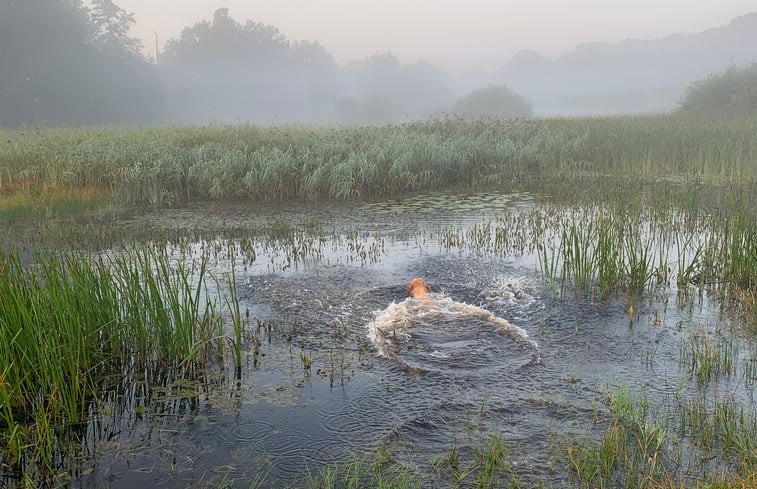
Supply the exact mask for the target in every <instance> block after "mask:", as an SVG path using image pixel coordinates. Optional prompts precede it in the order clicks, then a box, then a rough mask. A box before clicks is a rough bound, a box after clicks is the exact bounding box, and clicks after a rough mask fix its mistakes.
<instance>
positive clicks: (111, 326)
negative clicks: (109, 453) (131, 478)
mask: <svg viewBox="0 0 757 489" xmlns="http://www.w3.org/2000/svg"><path fill="white" fill-rule="evenodd" d="M215 302H216V299H214V298H213V294H212V290H211V289H210V287H209V284H208V280H207V259H206V258H201V259H200V261H199V263H193V264H191V265H189V266H187V265H185V264H183V263H173V264H171V263H170V262H169V257H168V256H167V255H166V254H165V253H163V252H159V251H155V249H153V248H147V247H146V248H138V249H136V250H133V251H130V252H127V253H123V254H118V255H111V256H105V255H97V256H88V255H86V254H84V253H78V252H72V251H62V252H59V253H56V254H54V255H44V256H42V255H38V256H37V257H36V259H35V260H34V262H33V263H31V264H24V263H22V262H21V260H20V258H19V254H18V253H17V252H11V253H5V252H2V251H0V352H1V353H0V401H1V402H0V446H1V447H2V452H3V453H4V458H3V464H4V465H6V466H9V467H19V468H21V469H30V468H33V467H38V468H42V469H45V468H52V467H53V466H54V459H55V457H56V454H57V453H60V451H61V450H62V447H64V446H65V445H66V443H65V441H64V439H65V432H66V428H67V427H68V428H70V427H73V426H78V425H81V424H82V423H85V422H86V421H87V415H88V412H89V405H90V403H91V401H93V400H94V399H96V398H97V395H98V390H97V387H96V386H97V382H98V379H99V378H100V377H101V376H103V375H113V374H119V373H120V374H121V375H127V374H128V372H129V371H130V370H131V369H132V368H133V367H134V366H138V367H140V368H142V369H159V368H167V369H174V368H180V369H182V370H183V371H185V372H187V371H190V370H191V369H192V368H193V367H194V366H195V365H197V364H198V363H199V362H203V361H205V360H206V359H207V357H208V355H209V354H211V353H212V352H213V351H214V350H213V348H212V347H213V343H214V342H215V341H221V325H220V321H221V320H220V317H219V316H218V315H217V314H216V313H215V311H216V307H215Z"/></svg>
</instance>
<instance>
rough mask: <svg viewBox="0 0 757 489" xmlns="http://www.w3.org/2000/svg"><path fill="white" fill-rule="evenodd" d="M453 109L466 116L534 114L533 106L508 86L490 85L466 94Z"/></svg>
mask: <svg viewBox="0 0 757 489" xmlns="http://www.w3.org/2000/svg"><path fill="white" fill-rule="evenodd" d="M451 111H452V113H453V114H457V115H461V116H465V117H478V116H489V117H505V118H507V117H528V116H530V115H532V114H533V107H531V104H530V103H529V102H528V100H526V99H525V98H524V97H522V96H520V95H518V94H515V93H513V92H512V90H510V89H509V88H507V87H506V86H490V87H488V88H479V89H478V90H474V91H473V92H471V93H469V94H468V95H466V96H464V97H463V98H461V99H460V100H458V101H457V102H456V103H455V105H454V106H453V107H452V110H451Z"/></svg>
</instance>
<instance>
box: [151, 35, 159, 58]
mask: <svg viewBox="0 0 757 489" xmlns="http://www.w3.org/2000/svg"><path fill="white" fill-rule="evenodd" d="M152 33H153V34H155V64H156V65H157V64H158V31H152Z"/></svg>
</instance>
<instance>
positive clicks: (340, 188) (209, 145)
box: [0, 114, 757, 489]
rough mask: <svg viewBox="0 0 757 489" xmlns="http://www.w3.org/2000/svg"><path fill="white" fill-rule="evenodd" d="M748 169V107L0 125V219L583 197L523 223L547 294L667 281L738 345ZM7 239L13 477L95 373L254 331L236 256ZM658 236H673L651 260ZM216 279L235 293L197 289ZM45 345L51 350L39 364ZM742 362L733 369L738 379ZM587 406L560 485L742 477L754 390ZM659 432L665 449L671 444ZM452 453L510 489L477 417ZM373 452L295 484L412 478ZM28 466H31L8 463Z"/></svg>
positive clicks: (193, 367) (168, 358) (705, 360)
mask: <svg viewBox="0 0 757 489" xmlns="http://www.w3.org/2000/svg"><path fill="white" fill-rule="evenodd" d="M756 173H757V119H754V118H752V119H748V118H746V119H737V120H725V119H705V118H697V117H690V116H685V115H682V114H672V115H670V114H664V115H663V114H661V115H645V116H618V117H597V118H581V119H510V120H503V119H486V118H482V119H457V118H438V119H433V120H429V121H425V122H415V123H407V124H402V125H391V126H379V127H371V126H367V127H354V128H353V127H336V126H312V127H311V126H305V125H302V126H296V125H292V126H280V127H256V126H248V125H236V126H223V125H217V126H216V125H211V126H206V127H167V128H81V129H36V128H27V129H23V130H12V131H5V130H3V131H0V225H2V226H3V227H5V226H8V223H10V225H9V226H10V227H11V228H12V226H13V222H14V220H16V219H22V218H32V219H35V218H43V219H44V218H49V217H58V216H66V215H69V214H77V213H81V212H85V211H95V212H96V211H98V209H104V208H109V207H128V206H153V207H175V206H183V205H188V204H192V203H195V202H199V201H208V200H227V201H232V200H245V199H248V200H252V201H255V200H259V201H263V200H290V199H313V200H320V199H339V200H349V199H363V198H380V197H382V196H389V195H399V194H404V193H408V192H425V191H437V190H461V191H472V190H476V191H478V190H484V189H488V190H491V189H496V190H498V191H502V192H510V191H524V192H529V193H531V194H534V195H536V196H537V197H538V198H542V197H543V199H544V201H545V202H551V203H557V204H563V205H569V206H571V205H575V206H577V209H586V211H585V213H583V214H581V212H583V211H580V210H579V211H576V212H575V213H574V214H565V215H560V216H558V217H555V218H554V219H553V220H551V221H550V216H549V214H548V212H547V211H545V212H544V213H543V214H539V215H536V214H534V215H533V216H531V220H530V221H525V222H527V223H528V224H529V228H530V230H529V231H528V232H529V233H531V234H530V235H529V238H533V239H534V240H535V241H536V243H537V244H536V245H535V249H534V250H533V252H535V253H538V257H539V262H540V266H541V271H542V274H543V276H544V278H545V279H546V281H547V282H548V283H549V285H550V286H551V287H552V289H553V290H554V291H558V290H560V291H563V292H560V295H563V296H565V294H564V290H566V288H569V289H570V290H571V291H575V293H576V294H583V295H586V296H590V297H593V298H596V299H597V300H603V299H604V297H606V296H607V295H609V294H613V293H618V292H622V293H627V294H628V295H629V296H632V295H642V294H645V293H649V292H650V291H651V289H653V288H654V287H655V286H656V285H660V284H667V283H672V284H675V285H676V287H675V288H676V290H678V291H679V292H680V291H684V292H686V293H689V292H687V291H692V292H690V293H691V294H695V293H699V294H702V293H703V292H702V291H704V290H706V291H707V293H708V294H709V293H713V292H714V293H715V294H716V295H717V296H718V297H719V298H721V299H722V302H723V303H724V304H735V305H736V306H737V308H738V309H739V313H740V314H741V316H742V318H743V319H744V323H745V325H746V329H747V331H748V333H749V335H748V337H749V339H750V340H751V341H754V340H755V338H756V337H757V327H755V326H757V179H756V178H755V177H756V176H757V175H755V174H756ZM531 224H533V226H531ZM539 226H542V227H539ZM510 229H512V228H510ZM3 234H5V233H3ZM499 234H500V233H499V232H497V231H496V230H495V231H492V232H491V233H490V232H487V233H481V236H485V240H486V243H484V242H479V243H477V242H474V241H475V239H476V238H475V237H473V238H471V237H465V236H457V235H452V234H450V235H448V236H447V237H446V239H447V240H448V241H449V242H450V243H452V242H455V243H457V242H458V241H459V242H461V243H462V242H465V240H466V239H467V240H468V241H471V242H470V243H468V246H481V247H487V246H488V247H490V248H489V249H491V250H493V251H492V253H493V254H496V253H497V252H496V249H497V248H496V246H497V243H496V241H492V242H489V241H488V240H489V239H490V235H493V236H495V237H496V236H498V235H499ZM548 237H549V239H547V238H548ZM652 237H654V239H651V238H652ZM702 237H703V238H702ZM646 238H650V239H646ZM700 238H701V239H700ZM2 239H5V240H8V236H4V237H3V238H2ZM277 239H281V240H286V239H288V235H285V236H277ZM481 239H482V240H483V239H484V238H481ZM494 239H495V240H496V238H494ZM3 246H5V247H8V248H10V250H9V251H3V249H2V248H0V326H1V327H0V351H2V353H0V473H2V474H4V475H13V474H16V473H17V474H18V475H19V480H21V481H24V482H25V483H29V484H32V485H34V484H35V483H36V482H39V481H40V480H44V478H45V477H51V478H53V479H54V478H55V477H57V475H56V473H57V472H58V471H60V470H64V466H65V464H64V463H62V458H65V457H66V456H67V455H68V454H69V449H70V447H68V446H67V445H66V443H67V442H66V441H65V440H68V441H69V442H70V441H71V440H73V445H74V446H75V445H76V444H77V443H79V444H81V443H82V442H83V438H84V437H85V435H86V433H85V432H86V426H87V417H88V415H89V414H91V413H92V412H96V411H97V406H98V399H99V396H100V393H101V392H102V390H103V389H102V386H103V385H105V384H106V382H107V380H108V379H110V380H111V381H112V379H118V378H125V379H128V378H130V376H132V377H133V376H134V372H135V371H138V370H140V369H151V370H152V369H154V370H164V371H170V372H174V373H175V375H176V376H177V377H180V376H186V377H201V376H202V370H203V367H204V366H206V365H213V364H222V365H227V366H228V367H229V369H232V368H233V369H236V370H238V369H239V367H240V365H241V364H242V363H243V355H242V351H243V349H245V348H248V347H250V345H259V344H260V342H259V338H257V337H254V336H253V337H246V336H245V334H248V335H249V334H250V331H243V330H244V329H245V327H247V328H249V329H250V330H251V328H250V325H249V324H247V323H246V321H245V319H247V318H245V319H243V318H242V313H241V311H240V305H239V303H238V301H237V296H236V292H235V289H234V287H235V285H234V284H235V279H234V275H233V268H232V271H231V275H230V276H228V277H212V276H211V275H210V273H209V272H207V269H206V262H205V261H204V260H201V261H199V262H197V263H193V264H189V265H187V268H184V267H183V266H181V265H180V266H178V267H176V266H175V264H174V263H172V262H171V260H170V257H168V256H166V255H165V253H164V250H161V249H160V246H157V245H156V246H154V247H150V245H145V246H144V247H142V248H136V249H132V250H131V251H126V252H124V253H123V254H120V255H106V254H104V253H103V252H95V253H94V254H90V253H85V252H75V251H71V250H66V249H59V250H53V252H52V253H49V254H39V255H36V256H35V257H34V258H33V259H32V262H33V263H32V266H30V265H29V264H28V263H26V262H24V263H22V260H21V259H20V257H19V255H18V252H17V251H16V250H13V238H12V236H11V237H10V240H9V243H8V244H5V243H4V245H3ZM670 249H673V250H677V253H671V257H670V260H668V250H670ZM673 255H675V258H672V256H673ZM27 260H28V258H27ZM676 260H677V263H675V264H674V266H668V261H676ZM232 261H233V260H232ZM671 270H674V271H675V277H674V276H673V272H672V271H671ZM209 282H215V284H212V283H211V284H210V285H209V284H208V283H209ZM219 284H223V285H228V286H229V289H230V291H225V292H224V293H222V294H221V295H219V296H215V295H211V294H209V293H208V290H209V289H210V290H212V289H218V288H219V287H218V285H219ZM663 286H664V285H663ZM135 291H140V293H139V294H137V293H135ZM694 291H697V292H694ZM225 294H228V295H225ZM556 294H557V293H556ZM82 311H85V312H86V314H81V312H82ZM629 314H630V315H632V312H631V311H629ZM632 320H633V318H632ZM258 329H260V326H259V327H258ZM243 333H245V334H243ZM258 333H259V331H258ZM245 338H246V340H245ZM702 338H704V339H702V340H701V341H699V340H698V342H694V343H692V344H691V347H690V351H691V352H690V353H689V350H686V352H687V353H686V354H687V355H688V356H687V357H686V359H688V360H687V363H689V364H691V372H690V374H691V375H692V376H695V377H697V378H698V379H699V377H702V378H701V379H699V380H701V382H703V383H705V382H707V381H709V376H718V375H722V376H727V375H734V374H733V373H732V371H731V369H730V368H726V367H722V368H721V366H720V363H723V362H725V361H726V360H725V359H727V358H728V355H727V352H720V351H715V350H712V349H711V347H710V343H709V342H708V341H706V340H707V338H706V337H704V336H703V337H702ZM243 347H244V348H243ZM254 348H255V350H256V349H257V347H254ZM64 352H66V353H67V354H64ZM40 358H52V359H55V360H56V361H55V362H53V361H50V362H45V363H44V364H41V365H38V363H39V362H38V361H39V359H40ZM255 358H256V359H257V356H255ZM304 363H305V359H303V364H304ZM752 364H753V360H752V363H749V364H748V365H749V366H750V367H749V368H751V369H752V370H750V371H749V372H747V373H744V375H745V376H746V377H745V378H750V379H752V380H753V379H754V371H753V368H754V367H752V366H751V365H752ZM703 365H706V366H707V368H706V369H705V368H703V367H702V366H703ZM712 372H716V373H714V374H713V373H712ZM604 403H605V404H606V405H607V409H608V410H609V411H610V412H611V413H612V415H613V418H612V422H611V423H607V425H608V426H607V431H606V433H605V435H604V437H603V438H602V440H601V442H600V443H596V442H593V441H589V440H586V441H584V440H574V441H573V443H572V444H571V445H570V446H569V447H568V448H566V449H565V450H564V452H565V454H564V456H565V457H566V459H567V460H566V466H568V467H569V468H570V471H571V473H572V474H573V475H574V477H575V481H574V482H575V483H576V486H577V487H587V488H588V487H615V486H617V485H618V484H622V486H623V487H645V488H671V489H672V488H674V487H684V486H691V487H702V488H705V487H713V488H715V487H717V488H739V487H743V488H745V487H752V485H753V484H754V483H755V481H756V480H757V475H755V474H757V447H756V446H755V442H754V440H755V439H757V438H755V434H757V420H756V419H755V413H754V409H753V408H751V409H750V408H749V407H746V408H742V407H740V406H736V405H732V404H729V403H728V402H727V401H722V402H721V401H717V402H716V404H714V405H711V402H710V401H709V400H708V399H707V398H706V396H704V395H703V396H701V397H700V398H699V399H698V400H694V401H686V400H679V399H676V403H675V405H674V406H673V407H672V408H671V412H670V413H667V414H666V415H665V416H664V418H663V419H664V420H667V421H664V420H663V421H662V422H655V419H656V418H655V417H654V416H653V413H651V412H648V411H647V407H648V406H647V400H646V399H638V398H634V397H633V396H631V395H630V394H629V393H628V392H626V391H624V390H622V389H621V390H620V391H618V392H617V393H614V392H608V394H607V398H606V399H605V400H604ZM687 403H688V404H687ZM692 440H693V441H692ZM683 442H686V443H689V442H691V443H692V444H693V445H694V446H696V447H697V448H696V451H697V453H699V452H702V453H703V454H704V455H703V456H704V457H707V456H709V455H710V454H714V455H713V456H718V457H720V459H723V460H725V461H726V463H727V466H724V467H722V469H723V470H722V473H716V472H715V471H714V470H713V471H712V472H707V473H706V474H705V475H706V476H707V477H708V478H705V479H704V480H702V481H697V482H694V481H692V480H687V479H685V478H681V477H679V473H678V472H677V469H678V468H680V467H681V466H683V465H684V463H683V462H684V461H685V459H686V457H687V454H686V453H682V452H681V448H680V447H681V446H682V443H683ZM675 449H678V452H675V455H676V456H677V458H676V457H673V456H672V455H671V454H672V453H673V450H675ZM468 455H469V459H470V460H469V461H468V462H466V463H467V465H466V464H464V463H463V462H462V461H460V460H459V456H460V453H459V452H458V451H457V449H456V448H455V447H451V449H450V452H449V454H448V455H447V456H446V457H442V458H440V459H439V460H438V463H437V466H436V467H435V468H434V470H435V471H436V472H437V473H438V474H441V475H442V476H443V477H446V478H447V479H449V481H450V484H451V485H453V486H454V485H455V484H457V485H465V486H466V487H468V486H471V485H472V486H473V487H495V485H496V484H497V483H504V482H505V481H506V482H507V483H509V484H510V485H511V486H512V487H519V486H518V478H517V475H516V474H515V472H514V469H513V468H512V467H511V466H510V465H509V464H508V462H507V459H506V452H505V450H504V447H503V442H502V440H500V439H499V438H497V437H495V436H494V435H492V437H491V438H490V439H486V440H484V441H483V442H482V443H481V448H480V449H479V450H477V451H475V452H473V453H470V454H468ZM375 458H376V460H366V461H363V460H358V459H355V460H354V461H352V462H351V463H347V464H346V465H345V466H344V467H325V468H322V469H319V472H318V473H317V474H315V473H313V474H311V477H310V478H309V479H308V481H307V486H308V487H416V486H420V485H421V482H420V476H419V475H417V474H415V473H413V472H411V471H410V469H404V468H403V467H399V466H391V462H388V459H389V455H388V454H386V453H381V452H377V454H376V457H375ZM386 464H388V465H386ZM385 465H386V467H389V468H390V469H391V470H392V471H393V472H392V477H391V478H388V479H386V480H387V481H389V482H388V485H386V484H384V485H382V483H381V480H384V479H383V478H384V477H385V476H386V475H387V474H386V473H385V472H382V471H383V470H384V468H385ZM30 468H36V470H38V471H39V473H34V474H33V475H28V476H27V475H23V473H24V472H25V471H26V470H27V469H30ZM395 471H396V472H395ZM382 474H383V475H382ZM226 482H230V481H226ZM258 483H259V484H260V486H261V487H262V486H263V481H262V480H261V481H257V482H253V483H252V486H251V487H255V486H256V484H258ZM692 483H693V484H694V485H692ZM223 485H224V483H223V482H222V483H221V484H220V486H223ZM229 485H230V484H229Z"/></svg>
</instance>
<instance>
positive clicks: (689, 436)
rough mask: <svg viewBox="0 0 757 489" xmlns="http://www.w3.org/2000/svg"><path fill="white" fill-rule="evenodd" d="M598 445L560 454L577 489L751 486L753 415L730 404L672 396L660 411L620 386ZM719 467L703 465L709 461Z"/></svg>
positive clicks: (756, 434)
mask: <svg viewBox="0 0 757 489" xmlns="http://www.w3.org/2000/svg"><path fill="white" fill-rule="evenodd" d="M607 404H608V405H609V407H610V411H611V413H612V415H613V419H612V422H611V423H610V426H609V427H608V428H607V430H606V431H605V433H604V435H603V436H602V439H601V441H600V442H599V443H597V442H592V441H588V440H574V441H573V442H572V443H571V444H570V445H569V446H568V447H567V449H566V456H567V457H566V458H567V462H568V465H569V467H570V469H571V471H572V472H573V474H574V476H575V478H576V481H577V483H578V486H579V487H585V488H595V487H596V488H604V487H629V488H658V487H659V488H663V487H669V488H673V487H697V488H715V487H722V488H742V487H750V486H749V484H750V483H751V482H752V481H755V480H757V472H756V470H757V467H756V466H755V462H756V461H757V451H756V450H755V443H757V442H755V440H757V413H755V412H754V411H753V410H752V411H750V410H748V409H745V408H744V407H743V406H739V405H738V403H736V402H734V401H733V400H722V401H721V400H717V399H716V400H715V401H709V400H708V399H707V397H705V396H695V397H694V398H692V399H683V398H677V399H676V400H674V402H673V404H672V405H671V406H666V407H662V410H659V409H654V410H653V409H651V407H650V403H649V401H648V400H647V399H646V398H645V397H642V398H634V397H633V396H631V395H630V393H629V392H628V390H627V389H625V388H620V389H619V390H618V391H617V392H616V393H615V394H613V395H610V396H608V398H607ZM716 457H717V458H719V459H720V460H722V461H723V462H724V464H717V466H712V465H710V461H711V460H712V459H713V458H716Z"/></svg>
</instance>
